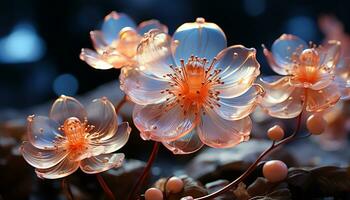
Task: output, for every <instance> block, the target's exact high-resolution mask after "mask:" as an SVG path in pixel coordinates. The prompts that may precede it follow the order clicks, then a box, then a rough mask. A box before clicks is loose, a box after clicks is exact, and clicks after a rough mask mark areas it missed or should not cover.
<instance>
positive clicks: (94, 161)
mask: <svg viewBox="0 0 350 200" xmlns="http://www.w3.org/2000/svg"><path fill="white" fill-rule="evenodd" d="M124 157H125V156H124V154H122V153H117V154H102V155H99V156H95V157H91V158H86V159H84V160H82V161H81V162H80V169H81V170H82V171H83V172H85V173H87V174H97V173H100V172H104V171H107V170H109V169H112V168H117V167H120V166H121V165H122V164H123V160H124Z"/></svg>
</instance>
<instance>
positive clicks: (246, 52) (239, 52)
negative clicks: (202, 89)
mask: <svg viewBox="0 0 350 200" xmlns="http://www.w3.org/2000/svg"><path fill="white" fill-rule="evenodd" d="M255 54H256V50H255V49H254V48H251V49H248V48H245V47H244V46H242V45H234V46H230V47H228V48H226V49H224V50H223V51H221V52H220V53H219V54H218V55H217V62H216V63H215V66H214V69H216V70H220V71H221V72H220V73H219V76H220V78H221V81H222V82H224V84H222V85H217V86H215V90H217V91H219V92H220V94H219V97H223V98H233V97H236V96H240V95H241V94H243V93H245V92H246V91H247V90H248V89H249V88H250V87H251V85H252V84H253V82H254V80H255V79H256V77H257V76H258V75H259V74H260V71H259V67H260V65H259V63H258V61H257V60H256V58H255Z"/></svg>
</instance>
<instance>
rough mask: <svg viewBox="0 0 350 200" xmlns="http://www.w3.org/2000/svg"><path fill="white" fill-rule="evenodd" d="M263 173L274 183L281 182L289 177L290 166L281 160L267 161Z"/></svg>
mask: <svg viewBox="0 0 350 200" xmlns="http://www.w3.org/2000/svg"><path fill="white" fill-rule="evenodd" d="M263 175H264V177H265V178H266V179H267V180H268V181H270V182H272V183H274V182H279V181H282V180H284V179H285V178H286V177H287V175H288V167H287V165H286V164H285V163H284V162H282V161H280V160H271V161H267V162H266V163H265V164H264V166H263Z"/></svg>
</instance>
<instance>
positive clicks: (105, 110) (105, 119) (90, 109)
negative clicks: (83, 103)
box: [86, 97, 118, 139]
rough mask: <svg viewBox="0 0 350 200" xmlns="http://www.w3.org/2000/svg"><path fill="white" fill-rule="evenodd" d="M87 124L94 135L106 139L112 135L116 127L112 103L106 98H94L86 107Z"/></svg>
mask: <svg viewBox="0 0 350 200" xmlns="http://www.w3.org/2000/svg"><path fill="white" fill-rule="evenodd" d="M86 111H87V114H88V124H89V125H93V126H94V127H93V129H92V130H91V131H90V133H91V134H93V135H94V137H96V138H99V139H108V138H111V137H113V135H114V134H115V133H116V131H117V128H118V121H117V120H118V118H117V114H116V113H115V108H114V106H113V104H112V103H111V102H110V101H109V100H108V99H107V98H106V97H103V98H100V99H95V100H93V101H92V103H90V105H89V106H87V107H86Z"/></svg>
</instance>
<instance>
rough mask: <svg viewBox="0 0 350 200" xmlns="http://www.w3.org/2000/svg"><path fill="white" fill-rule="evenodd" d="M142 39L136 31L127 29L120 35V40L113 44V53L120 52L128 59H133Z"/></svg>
mask: <svg viewBox="0 0 350 200" xmlns="http://www.w3.org/2000/svg"><path fill="white" fill-rule="evenodd" d="M141 39H142V37H141V36H140V35H139V34H138V33H137V32H136V30H134V29H132V28H129V27H126V28H123V29H122V30H121V31H120V33H119V40H118V41H116V42H114V43H113V46H114V47H115V50H114V51H113V50H112V51H111V52H118V53H119V54H122V55H123V56H125V57H126V58H129V59H132V58H134V57H135V55H136V50H137V46H138V45H139V43H140V41H141Z"/></svg>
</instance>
